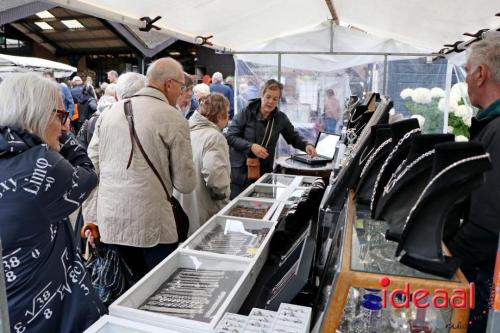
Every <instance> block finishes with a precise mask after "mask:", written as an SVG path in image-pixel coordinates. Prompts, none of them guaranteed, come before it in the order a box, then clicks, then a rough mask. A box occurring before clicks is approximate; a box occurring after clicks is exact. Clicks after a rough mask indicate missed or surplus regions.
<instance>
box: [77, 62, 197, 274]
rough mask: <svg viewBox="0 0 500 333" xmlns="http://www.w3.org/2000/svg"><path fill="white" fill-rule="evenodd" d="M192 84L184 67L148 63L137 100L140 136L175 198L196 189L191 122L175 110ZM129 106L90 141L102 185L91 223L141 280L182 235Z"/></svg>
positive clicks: (104, 120) (87, 210)
mask: <svg viewBox="0 0 500 333" xmlns="http://www.w3.org/2000/svg"><path fill="white" fill-rule="evenodd" d="M185 85H186V82H185V81H184V72H183V69H182V66H181V64H180V63H178V62H177V61H176V60H174V59H172V58H161V59H158V60H156V61H155V62H153V63H152V64H151V65H150V66H149V68H148V71H147V74H146V87H145V88H142V89H141V90H139V91H138V92H137V93H136V94H135V95H133V96H132V97H131V98H130V100H131V108H132V114H133V126H134V130H135V133H136V134H137V137H138V139H139V141H140V143H141V145H142V147H143V149H144V151H145V152H146V153H147V155H148V158H149V160H150V161H151V163H152V165H153V166H154V167H155V169H156V170H157V171H158V173H159V176H160V177H161V179H162V181H163V183H164V184H165V187H166V188H167V190H168V192H169V194H170V195H172V192H173V189H174V188H175V189H176V190H178V191H179V192H181V193H190V192H191V191H192V190H193V189H194V187H195V185H196V184H195V182H196V175H195V169H194V164H193V157H192V152H191V142H190V133H189V128H188V123H187V121H186V120H185V119H184V117H183V116H182V115H181V114H180V112H179V111H178V110H177V109H176V108H175V105H176V102H177V99H178V98H179V95H181V93H182V90H183V88H184V87H185ZM124 102H125V101H118V102H116V103H115V104H114V105H113V106H112V107H111V109H109V110H108V111H106V112H104V113H103V114H102V115H101V120H100V122H99V123H98V124H96V127H95V130H94V135H93V137H92V140H91V141H90V144H89V148H88V153H89V157H90V158H91V160H92V162H93V163H94V165H95V167H96V171H97V173H98V174H99V176H100V183H99V187H98V189H97V191H94V193H93V194H92V196H91V198H90V199H89V200H88V201H87V203H86V204H85V206H84V218H85V222H87V223H89V222H93V223H97V224H98V226H99V231H100V236H101V242H103V243H106V244H113V245H114V246H115V247H116V248H117V249H118V250H119V253H120V255H121V256H122V257H123V259H124V260H125V262H126V263H127V264H128V265H129V267H130V268H131V269H132V270H133V271H134V273H136V274H137V276H138V277H141V276H143V275H145V274H146V273H147V272H148V271H149V270H151V269H152V268H153V267H154V266H156V265H157V264H158V263H159V262H160V261H161V260H163V259H164V258H165V257H167V256H168V255H169V254H170V253H171V252H172V251H173V250H175V249H176V248H177V245H178V237H177V229H176V224H175V220H174V215H173V212H172V208H171V206H170V204H169V203H168V202H167V196H166V193H165V191H164V189H163V186H162V183H161V182H160V180H159V179H158V178H157V176H156V175H155V173H154V172H153V171H152V168H151V167H150V166H149V165H148V163H147V161H146V159H145V158H144V156H143V154H142V153H141V151H140V150H139V148H138V145H137V144H136V143H135V142H134V143H133V144H132V139H131V134H130V133H131V131H130V127H129V122H128V121H127V118H126V116H125V112H124Z"/></svg>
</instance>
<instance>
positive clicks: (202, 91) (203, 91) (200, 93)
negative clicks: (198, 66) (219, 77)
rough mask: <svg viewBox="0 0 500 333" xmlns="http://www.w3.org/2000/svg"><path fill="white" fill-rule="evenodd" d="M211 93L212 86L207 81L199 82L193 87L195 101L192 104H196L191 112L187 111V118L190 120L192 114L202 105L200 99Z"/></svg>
mask: <svg viewBox="0 0 500 333" xmlns="http://www.w3.org/2000/svg"><path fill="white" fill-rule="evenodd" d="M208 95H210V87H209V86H208V84H206V83H198V84H197V85H195V86H194V87H193V101H192V102H191V106H193V104H194V108H193V107H192V108H190V110H189V112H188V113H186V119H187V120H189V119H190V118H191V116H192V115H193V114H194V113H195V111H196V110H198V108H199V106H200V100H201V99H202V98H203V97H206V96H208Z"/></svg>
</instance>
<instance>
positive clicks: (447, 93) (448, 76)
mask: <svg viewBox="0 0 500 333" xmlns="http://www.w3.org/2000/svg"><path fill="white" fill-rule="evenodd" d="M452 74H453V65H452V64H451V63H450V62H449V61H448V63H447V64H446V83H445V84H446V86H445V89H446V90H445V97H444V119H443V133H448V113H449V104H450V91H451V76H452Z"/></svg>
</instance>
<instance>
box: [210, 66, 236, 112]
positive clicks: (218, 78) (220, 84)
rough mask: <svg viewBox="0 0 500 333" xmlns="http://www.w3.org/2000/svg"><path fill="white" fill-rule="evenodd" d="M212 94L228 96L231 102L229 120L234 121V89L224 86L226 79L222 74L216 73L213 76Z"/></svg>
mask: <svg viewBox="0 0 500 333" xmlns="http://www.w3.org/2000/svg"><path fill="white" fill-rule="evenodd" d="M210 92H211V93H213V92H218V93H221V94H222V95H224V96H226V98H227V99H228V100H229V119H233V115H234V96H233V89H231V88H230V87H229V86H226V85H225V84H224V78H223V77H222V73H220V72H215V73H214V74H213V75H212V84H211V85H210Z"/></svg>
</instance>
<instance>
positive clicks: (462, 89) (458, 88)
mask: <svg viewBox="0 0 500 333" xmlns="http://www.w3.org/2000/svg"><path fill="white" fill-rule="evenodd" d="M467 96H468V95H467V83H465V82H459V83H455V84H454V85H453V87H451V90H450V101H454V102H456V103H457V104H458V102H459V101H460V99H462V98H466V97H467Z"/></svg>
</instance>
